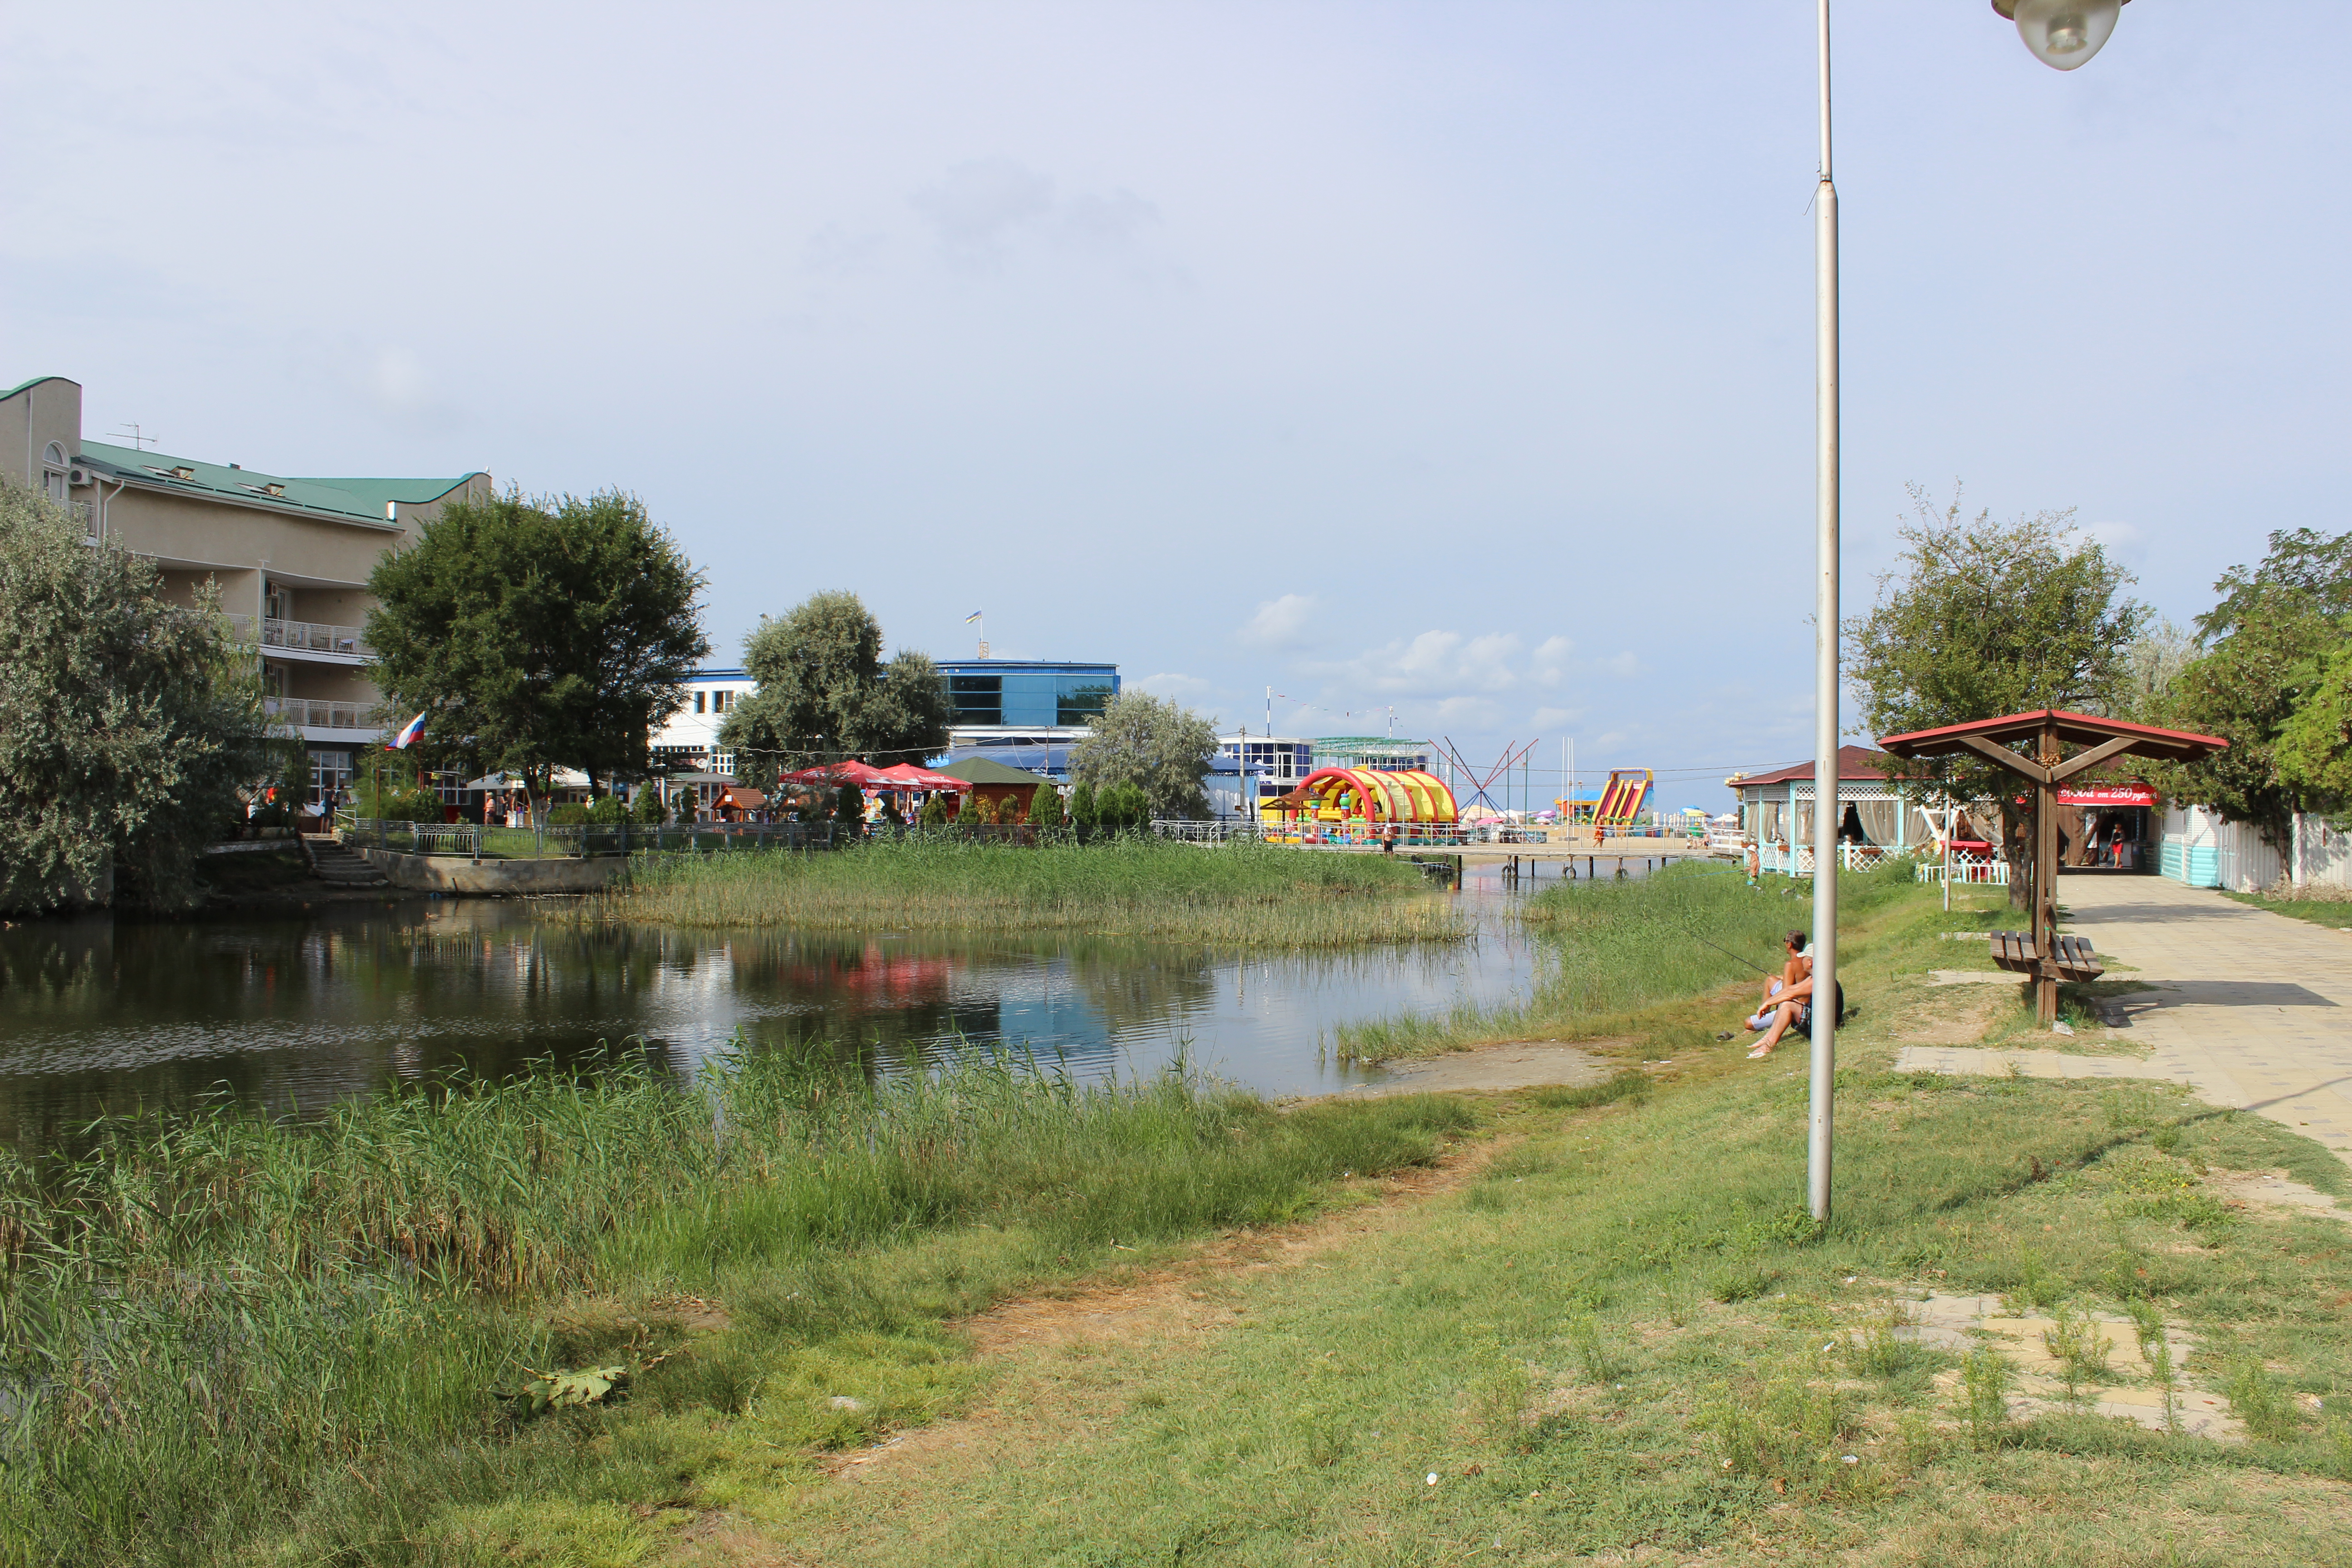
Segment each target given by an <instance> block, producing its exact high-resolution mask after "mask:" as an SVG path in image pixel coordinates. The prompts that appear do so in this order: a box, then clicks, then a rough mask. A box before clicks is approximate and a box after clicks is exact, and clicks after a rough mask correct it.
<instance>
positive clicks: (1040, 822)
mask: <svg viewBox="0 0 2352 1568" xmlns="http://www.w3.org/2000/svg"><path fill="white" fill-rule="evenodd" d="M1029 821H1030V823H1031V825H1032V826H1037V827H1059V826H1062V792H1061V791H1060V790H1057V789H1055V787H1054V786H1053V785H1052V784H1039V785H1038V786H1037V793H1036V795H1034V796H1033V797H1031V799H1030V802H1029Z"/></svg>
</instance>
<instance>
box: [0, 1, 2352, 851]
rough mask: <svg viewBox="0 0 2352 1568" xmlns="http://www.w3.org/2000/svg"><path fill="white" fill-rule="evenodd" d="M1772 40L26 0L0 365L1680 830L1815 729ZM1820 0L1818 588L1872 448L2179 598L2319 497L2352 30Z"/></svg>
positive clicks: (1803, 440) (1808, 133) (1882, 461)
mask: <svg viewBox="0 0 2352 1568" xmlns="http://www.w3.org/2000/svg"><path fill="white" fill-rule="evenodd" d="M557 16H561V18H562V23H561V26H555V25H553V18H555V17H557ZM1811 17H1812V7H1811V5H1810V4H1808V3H1806V0H1771V3H1769V4H1767V3H1763V0H1755V3H1748V0H1706V3H1705V4H1702V5H1677V6H1656V7H1652V6H1642V5H1623V4H1618V5H1581V4H1566V3H1559V0H1554V3H1549V4H1540V5H1508V4H1484V5H1381V4H1363V3H1359V4H1349V5H1311V4H1301V5H1284V4H1279V3H1268V0H1255V3H1252V4H1246V5H1241V4H1234V5H1215V4H1192V5H1181V6H1179V5H1160V6H1142V5H1108V4H1099V3H1097V4H1087V5H1019V4H1004V3H999V0H992V3H991V4H988V5H978V4H969V5H922V6H914V5H859V6H837V5H825V6H819V5H743V6H725V5H671V6H666V7H660V8H654V7H644V6H600V5H574V6H571V7H567V8H564V9H563V10H562V11H561V12H560V13H559V12H551V11H548V10H546V9H545V8H521V7H509V6H501V5H486V4H476V5H465V6H449V5H432V4H415V5H404V6H402V7H399V8H398V9H397V12H396V14H386V15H374V16H371V15H366V14H363V13H362V12H360V11H357V10H347V9H345V8H331V7H319V6H292V5H289V6H277V7H263V6H242V5H207V6H205V7H201V8H195V9H190V8H186V7H165V6H124V5H88V6H74V7H46V8H33V7H16V8H14V9H12V11H11V13H10V15H9V16H8V18H7V19H6V21H5V24H0V28H5V33H4V34H0V41H5V49H0V62H4V63H0V72H5V77H0V81H5V92H6V101H7V109H6V110H5V114H6V117H7V127H8V136H9V141H10V145H11V147H12V150H13V152H14V154H15V155H14V156H12V157H11V158H10V159H9V160H8V161H7V164H6V169H5V174H0V178H5V181H6V183H7V202H8V210H9V212H10V214H11V219H12V221H10V222H9V223H8V224H7V225H6V226H5V230H0V269H5V272H0V310H5V316H0V326H5V341H6V342H7V344H8V345H9V351H10V353H9V357H10V359H11V360H12V362H13V367H12V368H10V369H9V370H8V371H7V373H6V374H5V380H6V381H9V382H13V381H16V380H19V379H22V378H24V377H26V376H29V375H33V374H65V375H68V376H71V377H73V378H75V379H76V380H79V381H80V382H81V383H83V384H84V386H85V387H86V389H87V393H86V396H87V422H88V429H89V434H90V435H91V436H93V437H103V436H105V435H106V434H107V433H108V432H110V431H111V430H114V429H116V428H118V427H120V426H122V425H123V424H125V423H127V422H130V421H137V422H139V423H140V424H141V425H142V426H144V427H145V428H146V429H147V430H149V431H150V432H152V433H154V434H156V435H158V436H160V437H162V438H163V443H164V446H165V448H166V449H168V450H172V451H175V452H179V453H183V454H187V455H194V456H199V457H204V458H211V459H215V460H222V461H232V460H233V461H238V462H243V463H246V464H247V465H248V466H252V467H257V468H267V469H271V470H276V471H281V472H293V473H322V474H332V473H383V472H402V473H435V472H455V471H459V470H462V469H466V468H488V470H490V471H491V472H493V473H495V474H496V475H497V476H498V477H499V479H501V480H502V481H504V480H513V481H515V482H518V483H520V485H522V486H523V487H524V488H525V489H529V490H533V491H545V490H562V489H571V490H587V489H595V488H599V487H603V486H608V485H612V486H620V487H623V488H625V489H633V490H635V491H637V492H638V493H640V494H641V495H643V496H644V497H645V498H646V501H647V502H648V504H649V505H650V506H651V507H652V509H653V510H654V512H655V514H656V517H658V518H659V519H660V520H661V521H664V522H665V523H666V524H667V525H668V526H669V527H670V528H672V529H673V530H674V531H676V532H677V534H678V536H679V537H680V538H681V539H682V540H683V541H684V542H685V543H686V545H687V546H688V550H689V551H690V552H692V554H693V555H694V556H695V558H696V559H697V560H698V562H700V563H703V564H704V565H705V566H706V567H708V568H709V573H710V579H711V591H710V598H709V624H710V629H711V632H712V635H713V640H714V641H715V642H716V643H718V644H719V647H720V652H721V656H722V658H731V657H732V655H733V653H734V651H735V649H736V648H737V647H738V646H739V644H740V637H741V636H742V633H743V632H744V630H745V629H746V628H748V626H750V625H751V623H752V621H753V620H755V619H756V617H757V616H759V615H760V614H761V613H762V612H771V611H778V610H782V609H783V608H785V607H787V606H789V605H792V604H793V603H795V602H797V601H798V600H799V599H801V598H802V597H803V596H805V595H807V594H809V593H811V592H813V591H815V590H817V589H820V588H830V587H849V588H853V589H855V590H856V591H857V592H858V593H860V594H862V595H864V596H865V598H866V602H867V603H868V604H869V605H872V606H873V608H874V609H875V611H876V613H877V615H878V616H880V618H881V620H882V622H883V625H884V626H885V628H886V629H887V633H888V635H889V637H890V638H891V640H892V642H893V643H894V644H896V645H898V646H902V647H919V648H924V649H926V650H928V651H930V652H932V653H934V654H939V655H954V654H959V653H964V652H968V651H969V646H970V644H969V639H970V635H971V634H970V631H969V628H967V627H966V626H964V625H963V618H964V616H966V615H968V614H969V613H970V612H971V611H972V610H973V609H975V608H985V610H986V611H987V614H988V632H989V636H990V639H991V641H992V643H993V644H994V646H995V648H996V650H997V651H998V652H1000V653H1003V654H1007V655H1018V656H1024V657H1038V658H1111V659H1116V660H1117V661H1118V663H1119V665H1120V666H1121V668H1122V669H1123V671H1124V672H1125V674H1126V676H1127V677H1128V679H1129V680H1131V681H1139V682H1141V683H1142V684H1144V685H1147V686H1149V687H1150V688H1151V689H1155V690H1159V691H1162V692H1165V693H1167V694H1170V695H1173V696H1177V697H1180V698H1181V699H1183V700H1186V701H1187V702H1190V703H1192V704H1194V705H1196V706H1198V707H1201V708H1202V709H1203V710H1208V711H1211V712H1213V713H1216V714H1217V715H1219V716H1220V717H1221V718H1222V719H1223V721H1226V722H1228V723H1231V722H1234V721H1246V722H1248V723H1249V724H1250V725H1251V726H1252V727H1253V728H1256V727H1258V726H1259V725H1260V724H1261V723H1262V722H1263V721H1264V717H1265V700H1264V695H1263V694H1264V690H1265V688H1266V687H1267V686H1269V685H1271V686H1272V687H1274V688H1275V689H1276V690H1277V691H1279V692H1282V693H1285V694H1286V697H1287V699H1288V700H1286V701H1277V703H1276V708H1275V721H1276V727H1277V728H1278V729H1280V730H1283V731H1290V732H1304V733H1328V732H1349V731H1367V730H1370V731H1378V730H1380V729H1382V728H1384V727H1385V726H1386V724H1387V710H1388V709H1389V708H1390V706H1391V705H1393V707H1394V709H1395V712H1396V725H1397V729H1398V731H1399V732H1400V733H1416V734H1430V735H1440V734H1443V735H1450V736H1451V737H1452V738H1453V739H1454V741H1455V742H1457V743H1459V744H1460V745H1461V746H1462V748H1463V749H1464V750H1465V752H1468V753H1470V754H1471V756H1472V757H1473V758H1474V760H1475V759H1486V758H1491V757H1492V756H1494V755H1496V754H1497V753H1498V752H1499V751H1500V750H1501V749H1502V747H1503V746H1504V745H1505V744H1507V742H1514V741H1528V740H1536V739H1538V738H1540V742H1541V743H1540V744H1539V746H1538V749H1537V752H1536V755H1537V758H1538V766H1543V767H1549V766H1556V765H1557V763H1558V759H1559V745H1560V742H1561V741H1562V740H1563V739H1567V738H1573V739H1574V740H1575V742H1576V745H1577V757H1578V762H1579V765H1580V769H1581V770H1582V771H1584V772H1585V773H1587V774H1588V776H1589V775H1590V773H1591V772H1592V771H1594V770H1595V769H1597V768H1600V767H1605V766H1610V765H1631V764H1642V765H1648V766H1653V767H1655V768H1657V769H1659V770H1660V771H1661V773H1663V774H1665V775H1667V776H1668V777H1669V778H1670V779H1672V780H1673V781H1674V783H1673V784H1672V785H1671V787H1670V794H1673V795H1677V796H1681V797H1683V798H1687V799H1689V800H1691V801H1693V802H1698V803H1705V804H1710V805H1714V804H1719V803H1720V802H1722V801H1723V799H1724V798H1725V797H1724V795H1723V794H1722V792H1721V791H1720V789H1719V788H1717V787H1712V786H1713V785H1714V784H1715V781H1717V780H1718V779H1719V778H1720V777H1721V775H1722V773H1723V772H1724V771H1725V770H1727V769H1728V768H1731V767H1754V766H1758V765H1768V764H1776V763H1785V762H1790V761H1793V760H1796V759H1798V758H1801V757H1803V756H1805V755H1807V754H1808V753H1809V751H1810V735H1811V675H1810V667H1811V628H1810V625H1809V620H1808V616H1809V615H1810V611H1811V602H1810V588H1809V571H1810V565H1811V510H1812V478H1811V425H1812V404H1811V398H1812V363H1811V325H1812V322H1811V313H1812V295H1811V262H1812V228H1811V219H1810V217H1809V216H1808V214H1807V210H1806V208H1807V204H1808V202H1809V200H1810V198H1811V194H1812V181H1813V170H1814V142H1813V121H1812V101H1813V100H1812V95H1813V75H1812V53H1811V50H1812V22H1811ZM2257 17H2259V21H2257V20H2256V19H2257ZM1837 21H1838V32H1837V47H1838V85H1839V116H1838V129H1839V168H1838V174H1839V186H1840V190H1841V194H1842V196H1843V213H1844V220H1845V236H1844V240H1845V243H1844V275H1845V284H1846V292H1845V319H1844V328H1845V342H1846V363H1845V384H1846V404H1845V406H1846V425H1845V450H1846V470H1845V510H1846V519H1847V541H1848V544H1847V552H1846V567H1847V584H1848V588H1847V593H1848V604H1849V606H1853V605H1858V604H1860V603H1862V602H1864V601H1866V598H1867V596H1868V594H1869V592H1870V589H1871V581H1872V577H1873V574H1874V573H1875V572H1876V571H1878V570H1880V569H1882V568H1883V567H1884V566H1885V563H1887V561H1888V559H1889V557H1890V553H1891V547H1892V544H1893V531H1894V526H1895V521H1896V519H1897V518H1898V516H1899V515H1900V513H1901V512H1902V511H1903V510H1904V509H1905V506H1906V498H1905V493H1904V486H1905V484H1906V481H1916V482H1919V483H1922V484H1925V485H1927V486H1929V487H1931V488H1932V489H1935V490H1936V491H1937V493H1939V494H1943V493H1948V491H1949V489H1950V487H1951V485H1952V484H1953V482H1954V481H1955V479H1963V480H1965V481H1966V483H1967V486H1968V495H1969V500H1970V504H1971V506H1972V507H1973V506H1976V505H1983V506H1990V507H1991V508H1993V509H1994V510H1996V511H1999V512H2001V513H2004V514H2006V513H2012V512H2015V511H2018V510H2039V509H2042V508H2045V507H2046V508H2063V507H2074V508H2076V509H2078V511H2077V515H2078V517H2079V519H2080V520H2081V521H2083V522H2084V524H2085V525H2087V526H2090V527H2092V528H2094V529H2095V530H2096V531H2098V532H2099V533H2100V534H2101V536H2102V537H2103V538H2105V539H2106V540H2108V541H2109V542H2111V543H2112V544H2113V545H2114V546H2115V548H2116V549H2117V550H2118V552H2120V553H2121V554H2122V555H2123V556H2124V557H2125V559H2126V561H2127V562H2128V563H2130V564H2131V565H2132V566H2133V567H2134V569H2135V570H2137V572H2138V573H2139V574H2140V576H2141V580H2142V581H2141V584H2140V589H2139V591H2140V592H2141V594H2142V595H2144V596H2145V597H2147V598H2148V599H2149V600H2151V601H2152V602H2153V603H2154V604H2156V605H2158V607H2159V608H2160V609H2162V610H2164V611H2165V612H2166V613H2168V614H2169V615H2171V616H2173V617H2174V618H2176V619H2179V620H2184V621H2185V620H2186V619H2187V618H2189V616H2193V615H2195V614H2196V613H2197V612H2198V611H2199V610H2200V609H2201V608H2203V607H2204V605H2205V604H2206V603H2207V601H2208V598H2209V596H2210V595H2209V592H2208V590H2209V585H2210V583H2211V581H2212V579H2213V577H2214V576H2215V575H2216V574H2218V573H2219V572H2220V571H2221V570H2222V569H2223V568H2224V567H2226V566H2228V565H2230V564H2231V563H2234V562H2238V561H2242V560H2246V559H2249V558H2252V556H2254V555H2257V554H2259V553H2260V551H2261V548H2262V540H2263V535H2264V534H2265V533H2266V532H2267V531H2270V530H2272V529H2274V528H2281V527H2294V526H2300V525H2305V524H2308V525H2311V526H2315V527H2322V528H2328V529H2331V530H2335V529H2341V528H2343V527H2345V526H2347V524H2346V522H2345V519H2344V510H2345V509H2344V504H2343V497H2344V496H2345V494H2346V493H2347V485H2346V479H2347V475H2346V472H2345V469H2346V467H2347V457H2346V450H2347V443H2346V442H2345V440H2344V439H2343V436H2342V434H2341V432H2342V431H2343V429H2344V426H2345V422H2346V415H2347V384H2346V383H2347V364H2352V355H2347V347H2352V344H2347V341H2346V340H2347V323H2346V312H2345V308H2344V304H2343V283H2342V278H2343V274H2344V270H2345V250H2346V239H2347V235H2346V228H2347V224H2346V219H2345V216H2344V215H2345V212H2346V210H2347V204H2346V200H2345V197H2346V194H2347V193H2346V188H2345V187H2346V184H2347V174H2346V170H2347V166H2348V165H2347V125H2352V107H2347V95H2346V94H2344V93H2343V91H2342V90H2341V82H2342V80H2343V79H2344V76H2345V69H2346V65H2347V61H2352V9H2347V8H2346V7H2342V6H2340V5H2320V4H2294V3H2281V4H2276V5H2264V6H2262V7H2260V8H2259V9H2258V10H2257V8H2255V7H2250V6H2244V5H2229V4H2224V3H2222V0H2137V3H2135V4H2133V5H2129V6H2128V7H2127V8H2126V11H2125V13H2124V16H2123V19H2122V23H2121V26H2119V27H2118V28H2117V30H2116V36H2115V38H2114V41H2113V42H2112V43H2110V44H2109V45H2108V47H2107V48H2106V50H2105V53H2103V54H2102V55H2101V56H2100V57H2099V58H2098V59H2096V60H2095V61H2094V62H2093V63H2092V64H2091V65H2090V66H2088V67H2087V68H2084V69H2083V70H2081V71H2078V72H2074V73H2071V74H2066V75H2062V74H2060V73H2057V72H2053V71H2051V70H2049V69H2047V68H2044V67H2042V66H2041V65H2039V64H2037V63H2036V62H2034V61H2033V60H2032V58H2030V57H2029V56H2028V55H2027V54H2026V53H2025V51H2024V49H2023V48H2022V47H2021V45H2020V44H2019V43H2018V41H2017V38H2016V36H2015V34H2014V32H2013V31H2012V30H2011V29H2010V28H2009V27H2008V26H2005V25H2004V24H2002V23H2001V22H2000V20H1999V19H1998V18H1997V17H1995V16H1992V15H1991V13H1990V10H1989V9H1988V8H1987V6H1986V5H1984V4H1983V3H1982V0H1933V3H1926V0H1877V3H1863V0H1854V3H1851V4H1847V5H1843V6H1841V7H1840V9H1839V11H1838V19H1837ZM1685 781H1687V784H1685ZM1701 784H1705V785H1706V786H1709V787H1705V788H1702V787H1700V785H1701ZM1675 803H1676V804H1679V800H1677V801H1676V802H1675Z"/></svg>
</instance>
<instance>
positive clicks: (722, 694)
mask: <svg viewBox="0 0 2352 1568" xmlns="http://www.w3.org/2000/svg"><path fill="white" fill-rule="evenodd" d="M710 710H711V711H712V712H713V713H732V712H734V711H735V694H734V693H733V692H732V691H714V692H712V693H711V694H710Z"/></svg>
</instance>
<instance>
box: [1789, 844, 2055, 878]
mask: <svg viewBox="0 0 2352 1568" xmlns="http://www.w3.org/2000/svg"><path fill="white" fill-rule="evenodd" d="M1924 852H1925V849H1924V847H1923V848H1897V847H1889V846H1887V845H1884V844H1841V845H1839V846H1838V868H1840V869H1841V870H1846V871H1874V870H1876V869H1877V868H1879V867H1881V866H1884V865H1885V864H1886V862H1888V861H1889V860H1897V859H1901V858H1903V857H1905V856H1906V855H1917V854H1921V853H1924ZM1954 858H1955V859H1958V858H1959V857H1954ZM1939 864H1940V862H1939ZM1756 868H1757V869H1758V870H1759V871H1767V872H1770V873H1771V874H1773V875H1775V876H1780V877H1810V876H1811V875H1812V874H1813V847H1812V846H1811V845H1810V844H1801V845H1799V846H1797V847H1796V852H1795V854H1794V855H1791V854H1790V848H1789V846H1787V845H1786V844H1767V845H1765V846H1763V847H1761V848H1759V850H1757V852H1756ZM2007 877H2008V868H2007V867H2005V866H2004V867H2003V868H2001V879H2003V880H2006V879H2007ZM1988 880H1989V879H1988Z"/></svg>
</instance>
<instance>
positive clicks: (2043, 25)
mask: <svg viewBox="0 0 2352 1568" xmlns="http://www.w3.org/2000/svg"><path fill="white" fill-rule="evenodd" d="M2126 3H2127V0H1992V8H1993V9H1994V10H1996V11H1998V12H2000V14H2001V15H2002V16H2006V17H2008V18H2009V19H2010V20H2011V21H2013V22H2015V23H2016V24H2017V36H2018V37H2021V38H2023V39H2024V40H2025V47H2027V48H2029V49H2031V50H2032V51H2033V58H2035V59H2037V60H2040V61H2041V62H2042V64H2043V65H2045V66H2048V67H2049V68H2051V69H2052V70H2062V71H2070V70H2073V69H2074V68H2076V67H2077V66H2082V65H2086V64H2088V63H2089V62H2090V58H2091V57H2092V56H2093V55H2095V54H2097V53H2098V52H2099V50H2100V49H2101V48H2102V47H2104V46H2105V44H2106V41H2107V39H2108V37H2110V36H2111V35H2113V34H2114V32H2115V30H2116V16H2119V15H2120V14H2121V13H2122V11H2123V8H2124V6H2125V5H2126Z"/></svg>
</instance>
